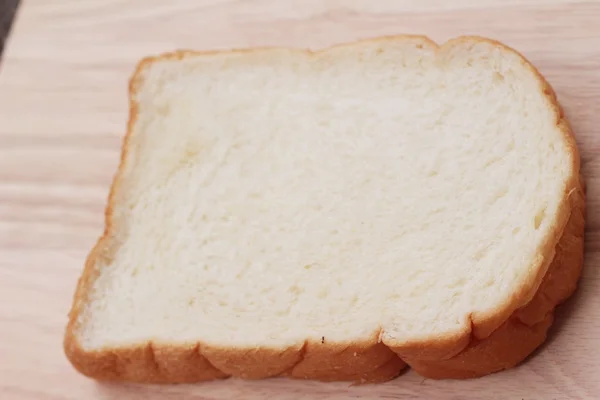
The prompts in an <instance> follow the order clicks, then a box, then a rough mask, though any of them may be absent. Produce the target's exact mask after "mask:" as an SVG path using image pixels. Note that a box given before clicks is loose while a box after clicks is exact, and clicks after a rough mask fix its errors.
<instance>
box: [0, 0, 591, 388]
mask: <svg viewBox="0 0 600 400" xmlns="http://www.w3.org/2000/svg"><path fill="white" fill-rule="evenodd" d="M475 4H476V5H475ZM397 33H424V34H427V35H429V36H431V37H432V38H433V39H435V40H438V41H443V40H446V39H448V38H450V37H453V36H456V35H461V34H480V35H484V36H490V37H493V38H496V39H499V40H501V41H504V42H506V43H507V44H509V45H511V46H513V47H516V48H517V49H518V50H520V51H522V52H523V53H524V54H525V55H526V56H527V57H528V58H529V59H530V60H531V61H533V62H534V63H535V64H536V65H537V66H538V67H539V68H540V69H541V71H542V73H543V74H545V75H546V77H547V78H548V79H549V81H550V82H551V83H552V85H554V87H555V89H556V91H557V92H558V95H559V98H560V100H561V101H562V103H563V105H564V107H565V109H566V112H567V115H568V116H569V117H570V119H571V120H572V124H573V127H574V129H575V132H576V134H577V139H578V142H579V144H580V146H581V151H582V155H583V165H584V171H585V173H586V175H587V183H588V196H589V201H588V206H589V214H588V216H589V217H588V232H587V256H586V267H585V270H584V273H583V278H582V281H581V285H580V289H579V291H578V292H577V294H576V295H575V296H574V298H573V299H572V300H571V301H569V302H568V303H567V304H566V305H564V306H563V307H562V308H561V309H560V312H559V316H558V321H557V323H556V325H555V327H554V329H553V330H552V335H551V338H550V339H549V341H548V344H547V345H546V346H544V347H543V349H542V350H541V351H540V352H539V353H538V354H537V355H536V356H535V357H533V358H532V359H530V361H528V362H526V363H525V364H524V365H522V366H521V367H519V368H516V369H514V370H511V371H507V372H503V373H499V374H495V375H492V376H489V377H486V378H483V379H479V380H473V381H431V380H423V379H421V378H420V377H418V376H417V375H415V374H414V373H412V372H409V373H407V374H405V375H404V376H402V377H400V378H399V379H397V380H395V381H393V382H390V383H387V384H384V385H379V386H366V387H349V386H348V384H344V383H338V384H321V383H312V382H299V381H290V380H286V379H272V380H268V381H262V382H243V381H237V380H228V381H223V382H217V383H210V384H203V385H190V386H170V387H157V386H151V387H138V386H131V385H127V386H122V385H115V384H111V385H109V384H97V383H95V382H93V381H91V380H88V379H86V378H84V377H82V376H80V375H78V374H77V373H75V372H74V370H73V369H72V368H71V367H70V365H69V364H68V362H67V360H66V359H65V357H64V356H63V352H62V346H61V341H62V334H63V329H64V325H65V323H66V314H67V311H68V309H69V306H70V302H71V296H72V293H73V289H74V285H75V282H76V280H77V277H78V275H79V273H80V271H81V268H82V264H83V260H84V257H85V256H86V253H87V251H88V250H89V249H90V247H91V246H92V245H93V243H94V241H95V240H96V238H97V236H98V235H99V234H100V233H101V229H102V223H103V220H102V218H103V207H104V202H105V198H106V195H107V191H108V186H109V184H110V181H111V178H112V175H113V173H114V172H115V168H116V165H117V161H118V157H119V146H120V141H121V137H122V135H123V133H124V129H125V122H126V117H127V97H126V88H127V80H128V78H129V75H130V73H131V72H132V70H133V67H134V64H135V63H136V62H137V60H138V59H139V58H141V57H143V56H145V55H147V54H151V53H157V52H162V51H167V50H172V49H175V48H192V49H209V48H225V47H246V46H265V45H291V46H310V47H323V46H326V45H329V44H333V43H337V42H341V41H348V40H351V39H356V38H365V37H372V36H377V35H385V34H397ZM599 200H600V1H598V0H588V1H569V0H479V1H472V0H453V1H447V0H406V1H395V2H393V1H385V0H382V1H377V0H365V1H362V0H354V1H342V0H327V1H326V0H297V1H285V0H281V1H277V0H262V1H261V0H259V1H226V0H204V1H191V0H190V1H184V0H180V1H173V0H171V1H163V0H145V1H143V0H139V1H134V0H89V1H82V0H55V1H47V0H37V1H36V0H29V1H27V0H26V1H24V4H23V5H22V7H21V9H20V10H19V13H18V16H17V20H16V24H15V26H14V29H13V34H12V37H11V38H10V40H9V43H8V46H7V49H6V53H5V55H4V62H3V65H2V66H1V69H0V399H4V400H6V399H20V400H27V399H112V398H115V399H127V398H140V399H141V398H148V399H165V398H191V399H216V398H223V399H233V398H244V399H251V398H261V397H269V398H279V399H302V398H331V399H342V398H387V399H399V398H414V397H416V396H418V395H420V396H423V398H427V399H434V400H435V399H445V398H451V399H464V398H475V399H493V398H498V399H599V398H600V380H598V379H600V268H599V267H600V232H599V230H598V228H599V224H600V202H599Z"/></svg>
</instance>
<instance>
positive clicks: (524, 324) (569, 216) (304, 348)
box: [64, 36, 585, 383]
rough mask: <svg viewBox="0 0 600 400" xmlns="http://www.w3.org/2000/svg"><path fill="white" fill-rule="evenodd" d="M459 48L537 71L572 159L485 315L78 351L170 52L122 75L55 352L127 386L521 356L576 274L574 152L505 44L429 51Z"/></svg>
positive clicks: (360, 374)
mask: <svg viewBox="0 0 600 400" xmlns="http://www.w3.org/2000/svg"><path fill="white" fill-rule="evenodd" d="M378 40H380V41H386V40H406V41H410V42H413V43H415V45H416V46H419V47H422V46H427V47H437V45H436V44H435V43H434V42H432V41H431V40H429V39H428V38H425V37H420V36H402V37H391V38H381V39H378ZM459 44H460V45H461V46H463V47H464V46H475V45H485V46H491V47H493V48H501V49H502V50H506V51H509V52H512V53H513V54H516V55H518V56H519V58H520V60H521V63H522V64H523V65H524V66H525V67H526V68H529V69H530V70H531V71H533V72H534V73H535V74H536V76H537V77H538V80H539V83H540V85H541V90H542V91H543V92H544V93H545V94H546V96H547V98H548V101H549V106H550V107H552V108H554V109H555V111H556V116H557V126H558V127H559V128H560V129H561V131H562V132H563V134H564V138H565V141H566V142H567V144H568V147H569V148H570V149H571V152H572V155H573V177H572V179H571V180H570V181H569V182H567V183H566V186H565V196H564V204H562V206H561V208H560V212H559V218H558V220H557V221H556V223H555V227H556V228H555V231H554V232H553V233H552V234H551V235H549V237H548V238H547V240H546V243H545V245H544V246H543V248H542V250H541V252H540V257H539V260H538V261H539V263H538V265H534V266H533V268H532V271H533V273H532V275H531V276H530V279H529V280H527V281H525V282H523V285H522V287H521V288H520V290H517V291H516V292H515V295H514V296H513V297H512V298H510V299H507V301H506V303H505V304H503V305H500V306H499V307H498V308H497V309H496V310H493V312H491V313H487V314H482V315H475V314H472V315H470V316H469V323H468V324H467V325H466V327H465V330H464V331H463V332H461V333H459V334H456V335H453V336H452V335H448V336H445V337H439V338H428V339H427V340H424V341H419V342H413V343H401V344H399V343H396V344H394V343H391V344H390V343H386V344H387V345H386V344H384V343H383V342H381V341H380V339H379V337H380V332H374V335H373V337H372V338H371V339H370V340H368V341H362V342H355V343H330V342H326V341H325V340H323V341H320V342H307V343H301V344H298V345H297V346H292V347H290V348H287V349H270V348H252V349H241V348H219V347H211V346H207V345H205V344H203V343H195V344H187V345H186V344H177V345H173V344H167V343H144V344H140V345H139V346H135V347H123V348H114V349H105V350H102V351H86V350H84V349H83V347H82V346H81V344H80V343H79V341H78V338H77V332H78V330H79V324H80V318H81V317H82V313H83V311H84V305H85V304H86V301H87V296H88V293H89V291H90V289H91V286H92V284H93V282H94V280H95V279H96V277H97V275H98V270H97V265H98V264H102V263H99V261H102V260H106V261H107V262H108V261H109V259H110V256H111V254H113V253H114V249H115V247H116V246H117V245H118V243H117V242H118V240H117V239H115V238H113V237H111V235H110V234H111V233H113V232H112V225H113V223H112V221H113V205H114V204H116V203H117V202H118V201H119V199H118V198H117V196H119V193H120V192H121V189H120V186H121V183H122V177H123V176H124V171H125V170H126V169H128V168H131V163H132V161H131V160H130V159H129V158H130V157H131V151H129V150H130V146H131V143H130V138H131V132H132V131H133V127H134V125H135V122H136V119H137V113H138V109H137V104H136V102H135V101H134V100H133V94H134V93H135V92H136V90H137V86H138V85H139V81H140V79H141V75H142V71H143V70H144V69H145V68H146V67H147V66H148V65H149V64H150V63H152V62H154V61H156V60H160V59H182V58H184V57H186V56H187V55H189V54H198V53H196V52H186V51H179V52H176V53H171V54H166V55H162V56H159V57H152V58H147V59H144V60H143V61H142V62H141V63H140V64H139V65H138V68H137V71H136V73H135V74H134V75H133V78H132V79H131V81H130V87H129V91H130V98H131V100H130V117H129V122H128V131H127V134H126V135H125V139H124V143H123V148H122V153H121V163H120V166H119V169H118V172H117V175H116V176H115V179H114V182H113V185H112V186H111V191H110V195H109V199H108V206H107V209H106V222H105V231H104V235H103V236H102V237H101V238H100V239H99V241H98V243H97V245H96V246H95V247H94V249H93V250H92V251H91V252H90V254H89V256H88V258H87V260H86V264H85V268H84V271H83V273H82V276H81V278H80V279H79V282H78V285H77V290H76V293H75V296H74V300H73V306H72V310H71V312H70V314H69V323H68V326H67V329H66V334H65V339H64V349H65V353H66V355H67V357H68V358H69V360H70V361H71V363H72V364H73V366H74V367H75V368H76V369H77V370H78V371H80V372H81V373H83V374H85V375H87V376H90V377H92V378H95V379H103V380H126V381H135V382H155V383H177V382H198V381H206V380H213V379H220V378H226V377H228V376H236V377H241V378H248V379H259V378H266V377H270V376H278V375H282V376H290V377H293V378H301V379H315V380H324V381H331V380H349V381H354V382H359V383H364V382H381V381H385V380H389V379H392V378H394V377H396V376H397V375H399V374H400V372H401V371H402V370H403V369H404V368H405V366H406V364H405V361H406V363H408V364H409V365H410V366H412V367H413V368H414V369H415V370H416V371H417V372H418V373H420V374H421V375H423V376H425V377H430V378H470V377H475V376H481V375H485V374H488V373H491V372H495V371H498V370H501V369H505V368H510V367H512V366H514V365H516V364H518V363H520V362H521V361H522V360H523V359H525V358H526V357H527V356H528V355H529V354H530V353H531V352H533V351H534V350H535V349H536V348H537V347H538V346H539V345H540V344H541V343H542V342H543V341H544V340H545V337H546V332H547V330H548V328H549V326H550V324H551V323H552V314H553V310H554V308H555V307H556V305H557V304H559V303H560V302H562V301H564V300H565V299H566V298H567V297H569V296H570V295H571V293H572V292H573V291H574V290H575V287H576V284H577V281H578V279H579V275H580V271H581V266H582V262H583V229H584V219H585V218H584V217H585V195H584V186H583V181H582V179H580V177H579V169H580V168H579V154H578V150H577V146H576V144H575V140H574V137H573V134H572V132H571V129H570V127H569V125H568V123H567V121H566V119H565V118H564V115H563V113H562V109H561V107H560V105H559V104H558V102H557V100H556V95H555V94H554V91H553V90H552V88H551V87H550V86H549V85H548V83H547V82H546V81H545V80H544V78H543V77H542V76H541V75H540V74H539V72H538V71H537V70H536V69H535V68H534V67H533V66H532V65H531V64H529V63H528V62H527V61H526V60H525V59H524V58H523V57H522V56H521V55H519V54H518V53H517V52H516V51H514V50H513V49H510V48H508V47H506V46H504V45H503V44H501V43H498V42H494V41H491V40H488V39H485V38H476V37H463V38H458V39H455V40H452V41H450V42H447V43H446V44H444V45H442V46H440V47H439V48H438V51H439V52H447V51H451V50H452V48H453V47H455V46H457V45H459ZM351 45H352V44H350V46H351ZM341 46H348V45H347V44H346V45H341ZM336 47H340V46H336ZM235 51H236V52H241V51H243V52H246V51H252V50H235ZM212 53H216V52H212ZM204 54H206V53H204ZM398 355H399V356H400V357H399V356H398Z"/></svg>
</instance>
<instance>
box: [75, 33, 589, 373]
mask: <svg viewBox="0 0 600 400" xmlns="http://www.w3.org/2000/svg"><path fill="white" fill-rule="evenodd" d="M130 94H131V116H130V122H129V129H128V133H127V135H126V140H125V143H124V146H123V157H122V162H121V166H120V168H119V172H118V174H117V176H116V178H115V182H114V184H113V187H112V191H111V195H110V199H109V204H108V208H107V212H106V230H105V233H104V236H103V237H102V238H101V239H100V241H99V243H98V244H97V246H96V247H95V248H94V250H93V251H92V252H91V254H90V256H89V258H88V261H87V264H86V268H85V271H84V273H83V276H82V279H81V280H80V282H79V286H78V289H77V293H76V295H75V300H74V304H73V309H72V312H71V314H70V322H69V325H68V328H67V333H66V336H65V350H66V354H67V355H68V357H69V359H70V360H71V362H72V363H73V365H74V366H75V367H76V368H77V369H78V370H79V371H81V372H82V373H84V374H86V375H88V376H91V377H94V378H98V379H120V380H130V381H141V382H192V381H201V380H209V379H216V378H223V377H227V376H236V377H242V378H264V377H269V376H278V375H287V376H292V377H297V378H309V379H318V380H353V381H360V382H365V381H382V380H386V379H391V378H393V377H395V376H396V375H398V374H399V372H400V371H401V370H402V369H403V368H404V366H405V363H407V364H409V365H411V366H412V367H414V368H415V369H416V370H417V372H419V373H421V374H423V375H424V376H428V377H433V378H463V377H473V376H480V375H484V374H487V373H490V372H494V371H497V370H500V369H504V368H508V367H512V366H514V365H516V364H517V363H519V362H520V361H521V360H523V359H524V358H525V357H526V356H527V355H528V354H530V353H531V352H532V351H533V350H534V349H535V348H536V347H538V346H539V344H541V343H542V342H543V340H544V338H545V335H546V331H547V329H548V327H549V325H550V324H551V321H552V312H553V310H554V307H555V306H556V305H557V304H558V303H559V302H561V301H563V300H564V299H565V298H566V297H568V296H569V295H570V294H571V292H572V291H573V290H574V288H575V286H576V282H577V280H578V278H579V273H580V268H581V263H582V254H583V247H582V246H583V245H582V243H583V239H582V238H583V225H584V190H583V187H582V183H581V180H580V177H579V169H580V168H579V155H578V152H577V148H576V144H575V141H574V138H573V136H572V134H571V131H570V129H569V126H568V124H567V122H566V120H565V118H564V117H563V114H562V112H561V109H560V107H559V105H558V103H557V101H556V98H555V95H554V93H553V91H552V90H551V88H550V86H549V85H548V84H547V83H546V82H545V81H544V79H543V78H542V77H541V76H540V75H539V73H538V72H537V71H536V70H535V68H534V67H533V66H531V65H530V64H529V63H528V62H527V61H525V59H524V58H523V57H522V56H520V55H519V54H518V53H516V52H515V51H513V50H511V49H509V48H507V47H505V46H504V45H502V44H500V43H497V42H493V41H490V40H486V39H482V38H475V37H463V38H459V39H455V40H453V41H450V42H448V43H446V44H444V45H443V46H439V47H438V46H437V45H436V44H434V43H433V42H431V41H429V40H428V39H426V38H423V37H411V36H401V37H392V38H382V39H378V40H368V41H361V42H357V43H352V44H346V45H342V46H336V47H333V48H329V49H327V50H323V51H320V52H310V51H305V50H292V49H255V50H252V51H226V52H215V53H194V52H178V53H173V54H167V55H163V56H160V57H156V58H149V59H146V60H144V61H142V62H141V64H140V65H139V67H138V70H137V72H136V73H135V75H134V77H133V78H132V80H131V86H130Z"/></svg>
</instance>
